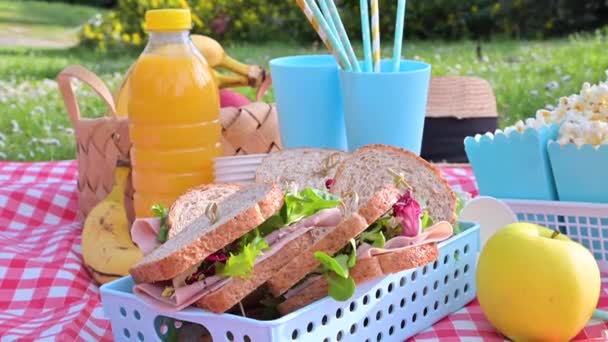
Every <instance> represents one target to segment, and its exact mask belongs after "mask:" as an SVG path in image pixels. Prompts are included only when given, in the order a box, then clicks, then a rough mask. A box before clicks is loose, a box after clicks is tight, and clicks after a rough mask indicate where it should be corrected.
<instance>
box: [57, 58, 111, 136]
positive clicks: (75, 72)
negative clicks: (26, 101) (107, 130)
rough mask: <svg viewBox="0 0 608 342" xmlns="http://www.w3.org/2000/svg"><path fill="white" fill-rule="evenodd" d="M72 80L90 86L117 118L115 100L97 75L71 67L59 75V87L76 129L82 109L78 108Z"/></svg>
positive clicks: (82, 68)
mask: <svg viewBox="0 0 608 342" xmlns="http://www.w3.org/2000/svg"><path fill="white" fill-rule="evenodd" d="M72 78H76V79H78V80H80V81H82V82H84V83H85V84H87V85H88V86H90V87H91V88H92V89H93V90H94V91H95V92H96V93H97V95H99V97H101V99H102V100H103V102H104V103H105V104H106V106H107V107H108V110H109V113H110V114H111V115H112V116H113V117H116V108H115V106H114V98H113V97H112V93H111V92H110V90H108V88H107V87H106V85H105V84H104V83H103V81H102V80H101V79H99V77H97V75H95V74H94V73H92V72H90V71H89V70H87V69H86V68H84V67H82V66H80V65H70V66H68V67H66V68H65V69H63V70H62V71H61V72H60V73H59V74H58V75H57V85H58V86H59V91H60V92H61V95H62V96H63V102H64V104H65V107H66V109H67V111H68V115H69V117H70V121H72V126H73V127H74V128H76V127H77V126H78V120H80V108H79V107H78V101H76V95H75V94H74V90H73V89H72V85H71V83H70V80H71V79H72Z"/></svg>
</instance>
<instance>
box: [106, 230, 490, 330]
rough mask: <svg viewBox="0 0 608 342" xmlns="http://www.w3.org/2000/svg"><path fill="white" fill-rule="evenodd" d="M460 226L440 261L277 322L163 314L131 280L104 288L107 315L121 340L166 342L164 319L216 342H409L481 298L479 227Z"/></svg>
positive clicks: (191, 312) (189, 312) (197, 312)
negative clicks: (195, 327)
mask: <svg viewBox="0 0 608 342" xmlns="http://www.w3.org/2000/svg"><path fill="white" fill-rule="evenodd" d="M461 226H462V227H463V229H465V230H464V232H462V233H460V234H458V235H456V236H454V237H452V238H450V239H449V240H446V241H444V242H442V243H440V244H439V250H440V255H439V258H438V259H437V260H436V261H435V262H433V263H429V264H428V265H425V266H422V267H419V268H417V269H412V270H408V271H404V272H400V273H396V274H392V275H389V276H386V277H382V278H380V279H376V280H373V281H369V282H367V283H365V284H362V285H360V286H358V287H357V291H356V292H355V294H354V296H353V297H352V298H351V299H350V300H349V301H346V302H337V301H334V300H333V299H331V298H328V297H327V298H324V299H321V300H319V301H317V302H315V303H312V304H310V305H308V306H306V307H304V308H302V309H300V310H298V311H295V312H292V313H291V314H289V315H286V316H284V317H281V318H279V319H276V320H272V321H259V320H254V319H249V318H245V317H241V316H236V315H231V314H221V315H218V314H213V313H209V312H207V311H204V310H202V309H198V308H194V307H190V308H187V309H185V310H183V311H180V312H176V313H163V314H162V315H161V314H159V313H158V312H155V311H154V310H153V309H152V308H151V307H150V306H149V305H147V304H146V303H144V302H143V301H141V300H140V299H139V298H138V297H136V296H134V295H133V293H132V292H131V289H132V287H133V279H132V278H131V277H125V278H121V279H118V280H115V281H113V282H111V283H108V284H105V285H103V286H102V287H101V298H102V303H103V307H104V312H105V314H106V316H107V317H108V318H109V319H110V320H111V323H112V331H113V335H114V338H115V340H116V341H160V340H161V338H162V336H161V335H162V334H161V333H159V332H157V329H156V328H155V321H156V322H158V318H159V317H161V318H162V316H166V317H171V318H173V319H177V320H179V321H185V322H193V323H197V324H200V325H202V326H204V327H205V328H206V329H207V330H208V331H209V333H210V334H211V336H212V338H213V341H215V342H217V341H246V342H268V341H273V342H274V341H315V342H317V341H319V342H321V341H324V342H329V341H360V342H364V341H365V342H371V341H404V340H405V339H407V338H409V337H411V336H413V335H415V334H417V333H419V332H421V331H423V330H425V329H427V328H429V327H430V326H431V325H433V324H434V323H435V322H437V321H439V320H440V319H442V318H444V317H445V316H447V315H448V314H450V313H452V312H454V311H457V310H459V309H460V308H462V307H463V306H464V305H466V304H467V303H468V302H470V301H471V300H473V299H474V298H475V293H476V287H475V272H476V271H475V270H476V262H477V252H478V249H479V226H478V225H476V224H474V223H462V224H461Z"/></svg>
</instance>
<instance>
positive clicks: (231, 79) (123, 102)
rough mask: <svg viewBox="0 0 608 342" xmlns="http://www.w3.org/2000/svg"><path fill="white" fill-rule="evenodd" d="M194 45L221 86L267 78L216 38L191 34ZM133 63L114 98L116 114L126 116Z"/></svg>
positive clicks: (249, 83)
mask: <svg viewBox="0 0 608 342" xmlns="http://www.w3.org/2000/svg"><path fill="white" fill-rule="evenodd" d="M190 38H191V40H192V43H193V44H194V46H195V47H196V48H197V49H198V50H199V51H200V52H201V53H202V54H203V56H204V57H205V60H207V63H208V64H209V66H210V67H211V69H212V70H211V71H212V72H213V75H214V76H215V78H216V79H217V81H218V87H219V88H222V89H223V88H233V87H247V86H249V87H253V88H258V87H259V86H260V85H261V84H262V82H263V81H264V79H265V78H266V71H265V70H264V68H262V67H261V66H259V65H248V64H244V63H241V62H239V61H237V60H235V59H234V58H232V57H230V56H229V55H227V54H226V52H225V51H224V48H223V47H222V46H221V45H220V43H218V42H217V41H216V40H215V39H213V38H210V37H207V36H203V35H200V34H193V35H191V36H190ZM219 68H224V69H227V70H229V71H231V72H233V73H234V75H227V74H223V73H220V72H218V71H217V69H219ZM132 69H133V65H131V66H130V67H129V69H128V70H127V72H126V73H125V77H124V79H123V81H122V83H121V85H120V87H119V88H118V91H117V92H116V94H115V96H114V98H115V99H116V101H115V102H116V114H117V115H118V116H119V117H126V116H127V110H128V97H129V75H130V74H131V70H132Z"/></svg>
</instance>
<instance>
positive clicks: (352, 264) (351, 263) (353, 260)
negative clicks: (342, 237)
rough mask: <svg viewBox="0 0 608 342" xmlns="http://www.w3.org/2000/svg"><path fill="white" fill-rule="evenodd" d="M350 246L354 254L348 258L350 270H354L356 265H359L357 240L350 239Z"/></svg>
mask: <svg viewBox="0 0 608 342" xmlns="http://www.w3.org/2000/svg"><path fill="white" fill-rule="evenodd" d="M350 245H351V247H352V248H353V250H352V252H351V253H350V255H349V256H348V262H347V265H348V268H353V267H355V264H356V263H357V242H355V239H350Z"/></svg>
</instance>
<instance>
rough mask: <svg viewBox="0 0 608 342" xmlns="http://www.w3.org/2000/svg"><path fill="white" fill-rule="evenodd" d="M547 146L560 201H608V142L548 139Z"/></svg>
mask: <svg viewBox="0 0 608 342" xmlns="http://www.w3.org/2000/svg"><path fill="white" fill-rule="evenodd" d="M547 149H548V151H549V159H550V161H551V168H552V170H553V177H554V179H555V186H556V188H557V193H558V195H559V199H560V200H561V201H570V202H589V203H608V183H607V177H606V175H607V170H608V145H600V146H599V147H595V146H593V145H589V144H586V145H582V146H580V147H578V146H576V144H573V143H569V144H566V145H563V146H561V145H560V144H559V143H557V142H556V141H549V144H548V147H547Z"/></svg>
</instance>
